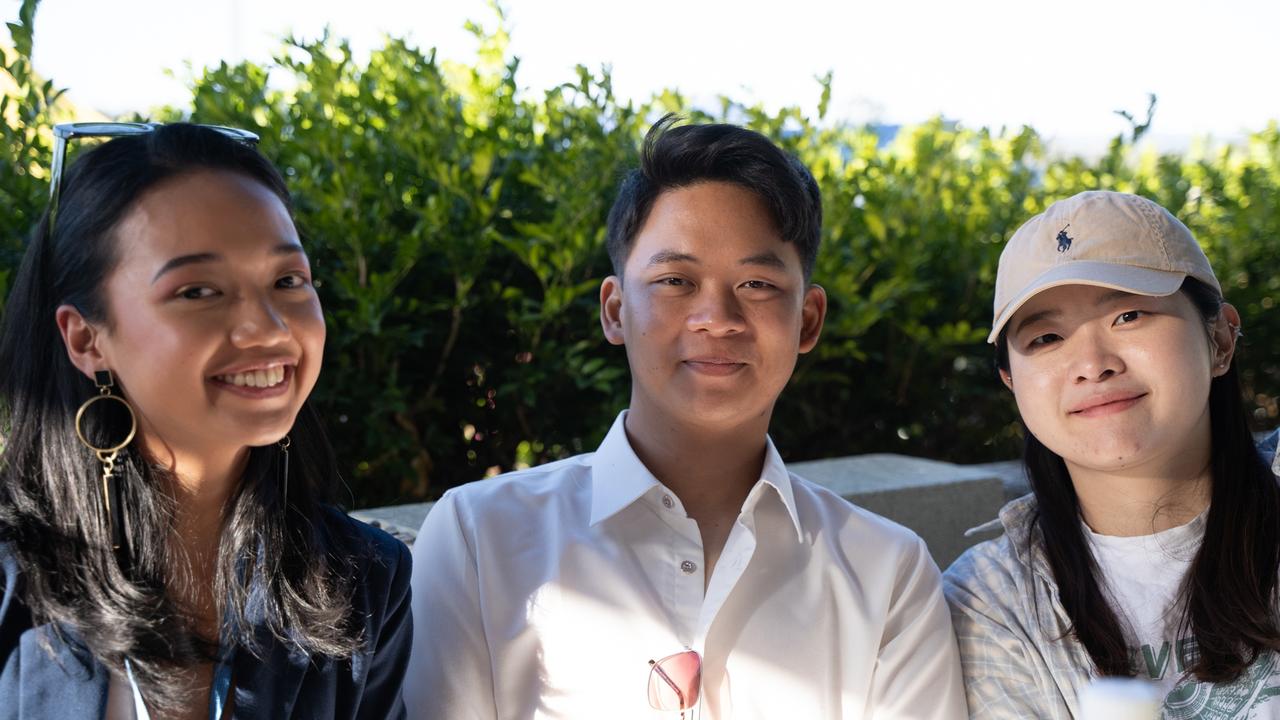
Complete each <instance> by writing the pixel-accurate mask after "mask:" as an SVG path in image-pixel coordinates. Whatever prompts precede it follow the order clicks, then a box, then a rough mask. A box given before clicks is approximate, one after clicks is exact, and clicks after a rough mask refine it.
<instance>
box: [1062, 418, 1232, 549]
mask: <svg viewBox="0 0 1280 720" xmlns="http://www.w3.org/2000/svg"><path fill="white" fill-rule="evenodd" d="M1189 451H1190V452H1181V453H1177V454H1176V455H1175V456H1174V457H1171V458H1169V459H1168V460H1166V461H1164V462H1154V461H1153V462H1151V463H1147V464H1146V465H1144V466H1142V467H1136V468H1133V469H1131V470H1125V471H1123V472H1113V471H1098V470H1093V469H1090V468H1086V467H1082V466H1079V465H1074V464H1072V463H1070V462H1068V463H1066V465H1067V470H1068V472H1070V473H1071V483H1072V485H1074V486H1075V490H1076V497H1077V498H1079V501H1080V513H1081V515H1082V516H1083V518H1084V521H1085V523H1086V524H1087V525H1088V526H1089V527H1090V528H1091V529H1093V531H1094V532H1096V533H1098V534H1100V535H1115V536H1121V537H1135V536H1139V535H1151V534H1154V533H1158V532H1161V531H1162V530H1168V529H1169V528H1174V527H1178V526H1179V525H1185V524H1186V523H1188V522H1190V521H1191V520H1192V519H1194V518H1195V517H1196V516H1197V515H1199V514H1200V513H1202V512H1204V510H1205V508H1207V507H1209V499H1210V497H1211V492H1212V489H1213V471H1212V468H1211V467H1210V464H1209V461H1210V452H1209V447H1208V439H1207V437H1206V441H1205V443H1204V447H1203V448H1189Z"/></svg>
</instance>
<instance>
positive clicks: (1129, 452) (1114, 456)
mask: <svg viewBox="0 0 1280 720" xmlns="http://www.w3.org/2000/svg"><path fill="white" fill-rule="evenodd" d="M1146 447H1147V444H1146V443H1144V442H1141V441H1140V440H1138V439H1136V438H1125V437H1111V438H1106V439H1105V440H1103V441H1101V442H1098V443H1096V444H1090V445H1087V446H1080V445H1076V447H1075V448H1073V451H1072V452H1070V453H1067V454H1063V455H1062V457H1063V459H1064V460H1066V461H1067V462H1070V463H1073V464H1075V465H1080V466H1083V467H1087V468H1092V469H1094V470H1097V471H1100V472H1119V471H1123V470H1126V469H1128V468H1131V467H1134V466H1135V465H1140V464H1142V463H1143V462H1144V461H1145V460H1146V459H1147V458H1146V455H1147V453H1146Z"/></svg>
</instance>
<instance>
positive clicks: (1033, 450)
mask: <svg viewBox="0 0 1280 720" xmlns="http://www.w3.org/2000/svg"><path fill="white" fill-rule="evenodd" d="M1181 292H1182V293H1184V294H1185V295H1186V296H1187V297H1188V298H1189V299H1190V300H1191V302H1192V304H1194V305H1195V307H1196V310H1197V311H1198V312H1199V314H1200V316H1201V317H1202V318H1203V319H1204V321H1205V322H1206V323H1210V322H1213V321H1215V320H1217V318H1218V316H1219V315H1220V314H1221V312H1222V305H1223V302H1224V300H1223V298H1222V296H1221V295H1220V294H1219V293H1218V291H1217V290H1214V289H1213V288H1212V287H1210V286H1208V285H1206V284H1205V283H1202V282H1200V281H1199V280H1196V279H1194V278H1190V277H1189V278H1187V279H1186V280H1185V281H1184V282H1183V284H1182V288H1181ZM996 353H997V359H996V363H997V365H998V366H999V367H1000V369H1002V370H1005V371H1006V372H1007V371H1008V369H1009V355H1008V344H1007V342H1006V339H1005V336H1004V334H1003V333H1001V336H1000V339H999V341H998V342H997V344H996ZM1209 426H1210V430H1209V433H1210V442H1211V443H1212V449H1211V451H1210V452H1211V455H1210V469H1211V472H1212V488H1211V491H1210V499H1209V511H1208V515H1207V517H1206V522H1205V528H1204V539H1203V542H1202V543H1201V545H1200V549H1199V550H1198V551H1197V553H1196V555H1195V558H1194V559H1193V560H1192V562H1191V566H1190V568H1189V569H1188V570H1187V575H1186V577H1185V578H1184V580H1183V584H1182V587H1181V589H1180V593H1179V596H1178V602H1177V603H1176V606H1177V607H1178V608H1179V609H1181V610H1182V611H1183V612H1182V629H1183V631H1186V632H1189V633H1190V635H1191V636H1192V637H1194V638H1195V641H1196V645H1197V647H1198V651H1197V652H1196V653H1190V657H1187V658H1185V660H1186V661H1187V664H1186V669H1187V672H1189V673H1190V674H1192V675H1194V676H1195V677H1196V678H1197V679H1198V680H1201V681H1206V682H1226V681H1231V680H1234V679H1235V678H1237V677H1239V676H1240V674H1241V673H1242V672H1244V671H1245V670H1246V669H1247V668H1248V667H1249V665H1251V664H1252V663H1253V662H1254V661H1255V660H1256V659H1257V658H1258V654H1259V653H1261V652H1263V651H1265V650H1280V626H1278V625H1277V615H1276V599H1277V596H1276V593H1277V574H1278V573H1280V487H1278V486H1277V484H1276V478H1275V476H1274V475H1272V473H1271V469H1270V468H1269V467H1267V465H1266V463H1265V462H1263V460H1262V458H1261V456H1260V455H1259V454H1258V451H1257V447H1256V446H1255V444H1254V440H1253V435H1252V433H1250V431H1249V424H1248V420H1247V416H1246V414H1245V409H1244V403H1243V400H1242V393H1241V388H1240V377H1239V375H1238V374H1237V372H1236V366H1235V358H1234V356H1233V357H1232V361H1231V365H1230V366H1229V367H1228V369H1227V372H1226V373H1224V374H1222V375H1220V376H1218V377H1216V378H1214V379H1213V381H1212V382H1211V384H1210V386H1209ZM1023 431H1024V433H1023V434H1024V436H1025V446H1024V454H1023V459H1024V461H1025V463H1026V467H1027V476H1028V477H1029V478H1030V480H1031V489H1032V491H1033V492H1034V493H1035V496H1036V507H1037V509H1036V515H1035V519H1034V523H1035V526H1036V528H1037V529H1038V530H1039V532H1040V534H1041V541H1040V542H1042V544H1043V548H1044V551H1045V555H1046V557H1047V559H1048V561H1049V567H1050V569H1051V570H1052V572H1053V576H1054V579H1055V580H1056V581H1057V583H1058V597H1059V600H1060V601H1061V603H1062V608H1063V609H1064V610H1065V611H1066V613H1067V616H1068V617H1069V618H1070V620H1071V630H1070V632H1071V633H1074V635H1075V636H1076V638H1077V639H1078V640H1079V641H1080V643H1081V644H1082V645H1083V646H1084V648H1085V650H1086V651H1088V653H1089V657H1090V658H1091V659H1092V660H1093V664H1094V665H1095V666H1096V668H1097V670H1098V672H1099V673H1101V674H1103V675H1117V676H1127V677H1131V676H1133V675H1134V674H1135V669H1134V668H1133V666H1132V665H1131V661H1130V658H1131V653H1130V648H1129V647H1128V645H1127V643H1126V642H1125V634H1124V632H1123V631H1122V625H1121V623H1120V620H1119V618H1118V617H1117V615H1116V612H1115V609H1114V608H1112V607H1111V606H1110V604H1108V602H1107V599H1106V596H1105V595H1104V593H1103V590H1102V586H1101V584H1100V583H1099V580H1098V578H1099V574H1098V572H1099V571H1098V567H1097V564H1096V563H1095V561H1094V557H1093V553H1092V552H1091V551H1090V549H1089V545H1088V543H1087V541H1086V539H1085V536H1084V530H1083V529H1082V528H1081V523H1080V502H1079V499H1078V498H1077V497H1076V491H1075V487H1074V486H1073V485H1072V484H1071V475H1070V474H1069V473H1068V471H1067V466H1066V464H1065V463H1064V462H1063V460H1062V458H1061V457H1060V456H1059V455H1057V454H1056V453H1054V452H1053V451H1052V450H1049V449H1048V448H1047V447H1045V446H1044V444H1043V443H1041V442H1040V441H1039V440H1038V439H1037V438H1036V436H1035V435H1033V434H1031V432H1030V431H1029V430H1027V429H1026V426H1025V424H1024V426H1023ZM1030 537H1031V538H1033V539H1032V540H1031V542H1036V540H1034V538H1035V533H1034V532H1033V533H1031V536H1030Z"/></svg>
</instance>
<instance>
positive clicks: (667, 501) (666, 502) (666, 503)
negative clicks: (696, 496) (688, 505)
mask: <svg viewBox="0 0 1280 720" xmlns="http://www.w3.org/2000/svg"><path fill="white" fill-rule="evenodd" d="M675 506H676V504H675V501H673V500H672V499H671V496H670V495H663V496H662V507H664V508H666V509H668V510H670V509H671V508H673V507H675Z"/></svg>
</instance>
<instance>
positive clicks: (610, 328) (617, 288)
mask: <svg viewBox="0 0 1280 720" xmlns="http://www.w3.org/2000/svg"><path fill="white" fill-rule="evenodd" d="M600 327H601V328H602V329H603V330H604V339H605V340H608V341H609V344H610V345H623V344H625V342H626V341H625V339H624V338H623V336H622V278H620V277H618V276H617V275H610V276H609V277H607V278H605V279H604V282H602V283H600Z"/></svg>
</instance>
